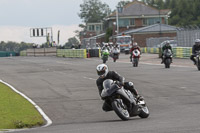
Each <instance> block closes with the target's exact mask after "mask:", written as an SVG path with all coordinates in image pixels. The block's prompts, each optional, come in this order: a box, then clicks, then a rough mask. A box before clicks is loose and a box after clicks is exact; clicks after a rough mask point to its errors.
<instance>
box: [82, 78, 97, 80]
mask: <svg viewBox="0 0 200 133" xmlns="http://www.w3.org/2000/svg"><path fill="white" fill-rule="evenodd" d="M83 78H85V79H90V80H97V79H93V78H89V77H83Z"/></svg>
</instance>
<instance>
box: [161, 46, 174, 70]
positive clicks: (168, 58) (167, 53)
mask: <svg viewBox="0 0 200 133" xmlns="http://www.w3.org/2000/svg"><path fill="white" fill-rule="evenodd" d="M163 59H164V64H165V68H170V64H171V62H172V51H171V50H170V49H166V50H165V51H164V53H163Z"/></svg>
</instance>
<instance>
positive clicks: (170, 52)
mask: <svg viewBox="0 0 200 133" xmlns="http://www.w3.org/2000/svg"><path fill="white" fill-rule="evenodd" d="M164 55H165V56H166V57H170V56H171V55H172V51H171V50H170V49H166V50H165V51H164Z"/></svg>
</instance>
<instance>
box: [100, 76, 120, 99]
mask: <svg viewBox="0 0 200 133" xmlns="http://www.w3.org/2000/svg"><path fill="white" fill-rule="evenodd" d="M103 88H104V89H103V91H102V94H101V96H103V97H106V96H111V95H112V94H113V93H114V92H116V91H117V90H118V89H119V86H118V85H116V84H115V83H114V81H113V80H111V79H107V80H105V81H104V82H103Z"/></svg>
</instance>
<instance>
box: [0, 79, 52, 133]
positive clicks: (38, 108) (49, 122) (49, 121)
mask: <svg viewBox="0 0 200 133" xmlns="http://www.w3.org/2000/svg"><path fill="white" fill-rule="evenodd" d="M0 82H1V83H3V84H5V85H7V86H8V87H10V88H11V89H12V90H13V91H15V92H16V93H18V94H19V95H21V96H22V97H24V98H25V99H26V100H28V101H29V102H30V103H31V104H32V105H33V106H34V107H35V108H36V109H37V110H38V111H39V113H40V114H41V115H42V116H43V118H44V119H45V120H46V121H47V123H46V124H45V125H44V126H42V127H47V126H50V125H51V124H52V121H51V119H50V118H49V117H48V116H47V115H46V114H45V113H44V111H43V110H42V109H41V108H40V107H39V106H38V105H37V104H36V103H35V102H34V101H33V100H31V99H30V98H28V97H27V96H26V95H25V94H23V93H21V92H19V91H18V90H17V89H15V88H14V87H13V86H11V85H10V84H8V83H6V82H4V81H2V80H1V79H0ZM31 129H35V128H31ZM22 130H27V129H5V131H3V132H14V131H22ZM0 133H1V131H0Z"/></svg>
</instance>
